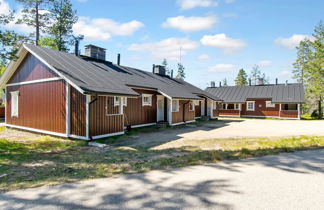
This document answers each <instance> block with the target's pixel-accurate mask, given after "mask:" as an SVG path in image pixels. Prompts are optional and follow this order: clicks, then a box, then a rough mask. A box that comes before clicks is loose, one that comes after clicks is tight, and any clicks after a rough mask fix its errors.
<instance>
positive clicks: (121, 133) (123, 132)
mask: <svg viewBox="0 0 324 210" xmlns="http://www.w3.org/2000/svg"><path fill="white" fill-rule="evenodd" d="M123 134H125V131H121V132H116V133H108V134H103V135H98V136H92V139H101V138H105V137H110V136H118V135H123Z"/></svg>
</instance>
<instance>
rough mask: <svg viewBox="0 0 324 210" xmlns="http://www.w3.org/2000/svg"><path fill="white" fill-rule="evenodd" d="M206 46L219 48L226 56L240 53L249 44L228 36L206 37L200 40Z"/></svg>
mask: <svg viewBox="0 0 324 210" xmlns="http://www.w3.org/2000/svg"><path fill="white" fill-rule="evenodd" d="M200 41H201V43H202V44H203V45H205V46H209V47H214V48H219V49H222V50H223V51H224V53H225V54H235V53H238V52H239V51H240V50H241V49H242V48H243V47H245V46H246V45H247V44H246V43H245V42H244V41H242V40H240V39H233V38H229V37H227V36H226V34H215V35H213V36H212V35H205V36H203V38H202V39H201V40H200Z"/></svg>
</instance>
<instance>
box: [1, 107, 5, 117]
mask: <svg viewBox="0 0 324 210" xmlns="http://www.w3.org/2000/svg"><path fill="white" fill-rule="evenodd" d="M5 115H6V108H5V107H4V106H0V118H4V117H5Z"/></svg>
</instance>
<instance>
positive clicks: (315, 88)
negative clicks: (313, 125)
mask: <svg viewBox="0 0 324 210" xmlns="http://www.w3.org/2000/svg"><path fill="white" fill-rule="evenodd" d="M313 38H314V40H304V41H302V42H301V43H300V44H299V46H298V47H297V58H296V61H295V63H294V70H293V73H294V76H295V78H297V79H298V80H299V81H301V82H304V84H305V87H306V96H307V97H312V96H314V97H315V98H316V99H315V100H316V101H317V104H318V117H319V118H321V117H322V106H321V103H322V102H323V95H324V94H323V93H324V25H323V22H322V21H320V23H319V24H318V25H317V26H316V27H315V29H314V32H313ZM313 100H314V99H313ZM306 101H307V100H306Z"/></svg>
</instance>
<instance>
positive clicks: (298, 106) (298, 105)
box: [297, 104, 300, 120]
mask: <svg viewBox="0 0 324 210" xmlns="http://www.w3.org/2000/svg"><path fill="white" fill-rule="evenodd" d="M297 109H298V120H300V104H297Z"/></svg>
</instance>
